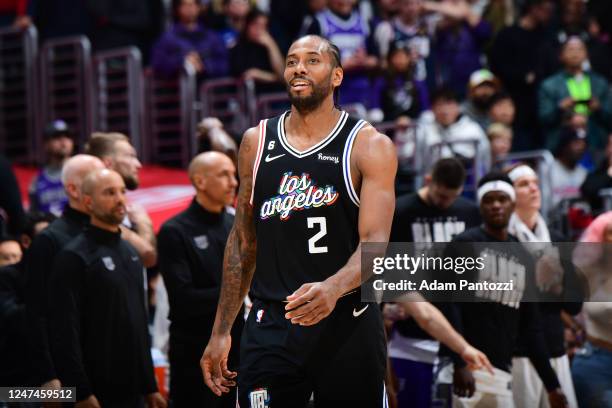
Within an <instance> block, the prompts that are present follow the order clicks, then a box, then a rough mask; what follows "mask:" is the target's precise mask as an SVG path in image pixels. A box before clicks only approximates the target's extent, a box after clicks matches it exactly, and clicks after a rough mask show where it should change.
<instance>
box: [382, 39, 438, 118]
mask: <svg viewBox="0 0 612 408" xmlns="http://www.w3.org/2000/svg"><path fill="white" fill-rule="evenodd" d="M413 57H414V54H413V53H411V52H410V50H407V49H406V48H405V47H403V46H401V44H400V45H398V46H396V43H393V44H392V45H391V49H390V50H389V53H388V55H387V60H388V62H387V65H388V68H387V70H386V72H385V77H384V79H381V80H379V83H381V87H382V90H381V106H382V110H383V113H384V116H385V121H395V122H396V124H397V125H398V126H399V127H407V126H409V125H410V124H411V123H412V121H413V120H416V119H417V118H418V117H419V115H420V114H421V112H422V111H424V110H427V109H429V100H428V93H427V87H426V85H425V82H424V81H420V80H418V79H416V78H415V75H414V74H415V61H414V59H413Z"/></svg>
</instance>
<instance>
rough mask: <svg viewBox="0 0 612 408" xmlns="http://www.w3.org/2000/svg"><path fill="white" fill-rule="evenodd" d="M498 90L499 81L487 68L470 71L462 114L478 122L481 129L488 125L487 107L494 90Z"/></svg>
mask: <svg viewBox="0 0 612 408" xmlns="http://www.w3.org/2000/svg"><path fill="white" fill-rule="evenodd" d="M498 91H499V81H498V80H497V78H495V75H493V73H492V72H491V71H489V70H488V69H479V70H478V71H474V72H472V75H470V82H469V83H468V94H467V99H466V100H465V101H464V102H463V104H462V106H461V108H462V111H463V114H465V115H467V116H468V117H469V118H470V119H472V120H473V121H474V122H476V123H478V124H479V125H480V127H481V128H482V129H483V130H487V128H488V127H489V124H490V123H491V122H489V108H490V107H491V101H492V100H493V96H494V95H495V93H496V92H498Z"/></svg>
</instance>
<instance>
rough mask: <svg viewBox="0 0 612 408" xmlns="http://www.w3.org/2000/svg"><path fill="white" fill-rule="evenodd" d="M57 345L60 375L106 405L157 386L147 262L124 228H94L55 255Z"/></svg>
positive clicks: (52, 317) (52, 327)
mask: <svg viewBox="0 0 612 408" xmlns="http://www.w3.org/2000/svg"><path fill="white" fill-rule="evenodd" d="M49 289H50V290H49V296H50V302H49V303H50V310H49V342H50V346H51V352H52V355H53V362H54V363H55V367H56V369H57V374H58V378H59V379H60V381H61V382H62V384H63V385H65V386H69V387H76V398H77V401H78V400H82V399H85V398H87V397H88V396H89V395H91V394H94V395H95V396H96V397H97V398H98V400H100V401H101V403H102V404H103V406H105V405H106V406H113V403H117V402H118V401H125V400H129V399H133V398H134V397H136V396H138V395H146V394H149V393H153V392H156V391H157V385H156V382H155V377H154V372H153V363H152V360H151V350H150V345H149V336H148V328H147V314H146V309H145V297H144V276H143V266H142V263H141V262H140V258H139V257H138V254H137V253H136V250H135V249H134V248H133V247H132V246H131V245H130V244H129V243H128V242H126V241H125V240H122V239H121V234H120V233H119V232H116V233H115V232H110V231H107V230H103V229H100V228H97V227H94V226H89V227H87V229H86V230H85V231H84V232H83V233H81V234H80V235H79V236H77V237H76V238H75V239H74V240H73V241H71V242H70V243H69V244H68V245H67V246H66V247H65V248H64V250H62V251H61V252H60V253H59V254H58V255H57V258H56V259H55V262H54V266H53V272H52V274H51V277H50V280H49Z"/></svg>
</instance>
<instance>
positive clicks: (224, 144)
mask: <svg viewBox="0 0 612 408" xmlns="http://www.w3.org/2000/svg"><path fill="white" fill-rule="evenodd" d="M196 138H197V140H198V153H203V152H207V151H209V150H212V151H216V152H221V153H224V154H226V155H227V156H228V157H229V158H230V159H232V161H233V162H234V165H235V166H237V165H238V146H237V144H236V141H235V140H234V139H233V138H232V136H230V135H229V134H228V133H227V132H226V131H225V129H224V128H223V122H221V121H220V120H219V119H217V118H204V119H202V120H201V121H200V123H198V126H197V128H196Z"/></svg>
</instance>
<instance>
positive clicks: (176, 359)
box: [157, 152, 243, 408]
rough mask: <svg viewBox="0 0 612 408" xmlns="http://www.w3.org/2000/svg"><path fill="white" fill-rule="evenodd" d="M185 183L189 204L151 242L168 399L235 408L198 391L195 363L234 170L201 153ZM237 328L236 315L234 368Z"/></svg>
mask: <svg viewBox="0 0 612 408" xmlns="http://www.w3.org/2000/svg"><path fill="white" fill-rule="evenodd" d="M189 178H190V179H191V183H192V184H193V186H194V188H195V190H196V194H195V197H194V199H193V201H192V202H191V205H190V206H189V208H187V209H186V210H185V211H183V212H182V213H180V214H178V215H177V216H176V217H174V218H172V219H170V220H169V221H167V222H166V223H165V224H164V225H163V226H162V228H161V230H160V232H159V236H158V239H157V242H158V253H159V267H160V270H161V273H162V276H163V278H164V283H165V284H166V288H167V290H168V300H169V303H170V313H169V318H170V320H171V325H170V353H169V354H170V373H171V375H170V398H171V400H172V403H173V406H174V407H177V408H181V407H235V406H236V395H235V394H234V395H228V394H226V395H224V396H223V397H221V398H219V397H217V396H215V395H214V394H213V393H212V392H211V391H210V390H209V389H208V388H207V387H203V386H202V382H203V381H204V379H203V377H202V371H201V370H200V366H199V360H200V357H201V356H202V352H203V351H204V346H205V345H206V343H208V339H209V337H210V334H211V330H212V326H213V323H214V319H215V311H216V308H217V303H218V301H219V290H220V287H221V275H222V269H223V267H222V264H223V251H224V249H225V243H226V241H227V237H228V235H229V231H230V229H231V227H232V224H233V222H234V215H233V211H230V210H229V209H228V208H227V206H229V205H230V204H231V203H232V202H233V201H234V195H235V192H236V186H237V182H236V169H235V167H234V164H233V162H232V160H231V159H230V158H229V157H228V156H226V155H224V154H223V153H219V152H206V153H202V154H200V155H198V156H196V157H195V158H194V159H193V160H192V161H191V164H190V165H189ZM242 325H243V321H242V318H241V313H239V314H238V318H237V319H236V322H235V323H234V329H233V331H232V333H233V335H232V339H233V341H234V342H233V347H232V352H231V353H230V358H229V363H230V365H233V366H234V367H235V366H236V364H237V362H238V361H237V360H238V345H239V343H240V333H241V331H242Z"/></svg>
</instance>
